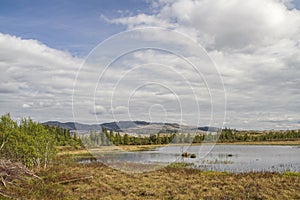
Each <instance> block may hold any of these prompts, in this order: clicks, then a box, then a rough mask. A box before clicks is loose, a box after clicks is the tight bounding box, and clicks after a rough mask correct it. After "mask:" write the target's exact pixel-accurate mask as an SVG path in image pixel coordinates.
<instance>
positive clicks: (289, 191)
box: [2, 163, 300, 199]
mask: <svg viewBox="0 0 300 200" xmlns="http://www.w3.org/2000/svg"><path fill="white" fill-rule="evenodd" d="M295 174H296V175H295ZM39 175H40V176H41V177H42V178H43V180H33V181H32V180H31V181H29V182H22V183H19V184H21V185H19V186H21V187H12V188H8V189H6V190H5V191H6V194H8V195H10V196H13V197H18V198H20V199H246V197H247V196H248V199H300V193H299V188H300V177H299V176H298V175H299V173H294V174H285V175H284V174H278V173H245V174H230V173H222V172H201V171H198V170H195V169H184V168H173V167H167V168H164V169H161V170H158V171H152V172H147V173H141V174H128V173H124V172H121V171H117V170H114V169H111V168H109V167H107V166H105V165H103V164H101V163H93V164H88V165H82V164H76V163H68V164H63V163H60V164H55V165H53V166H51V167H50V168H48V169H47V170H44V171H40V173H39ZM91 176H92V177H93V178H92V179H91V178H87V179H84V177H91ZM80 178H83V179H80ZM74 179H75V180H76V179H78V181H70V182H68V181H66V180H74ZM2 189H3V188H2Z"/></svg>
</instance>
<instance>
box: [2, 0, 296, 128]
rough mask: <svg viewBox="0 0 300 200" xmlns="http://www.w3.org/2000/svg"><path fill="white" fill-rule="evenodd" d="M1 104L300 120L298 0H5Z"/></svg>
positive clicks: (234, 123) (24, 112)
mask: <svg viewBox="0 0 300 200" xmlns="http://www.w3.org/2000/svg"><path fill="white" fill-rule="evenodd" d="M0 70H1V74H0V78H1V79H0V114H5V113H7V112H9V113H11V115H12V116H13V117H14V118H16V119H20V118H22V117H27V116H30V117H31V118H32V119H34V120H37V121H40V122H44V121H48V120H58V121H64V122H66V121H76V122H84V123H102V122H109V121H120V120H145V121H152V122H157V121H161V122H177V123H180V124H192V125H199V126H203V125H211V126H218V127H220V126H227V127H232V128H238V129H260V130H263V129H299V128H300V88H299V85H300V78H299V77H300V1H299V0H294V1H293V0H252V1H248V2H245V1H242V0H226V1H225V0H215V1H210V0H174V1H171V0H154V1H148V0H144V1H142V0H124V1H119V0H100V1H99V0H89V1H80V0H53V1H44V0H42V1H41V0H29V1H22V0H1V6H0Z"/></svg>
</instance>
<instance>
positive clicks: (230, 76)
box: [108, 0, 300, 128]
mask: <svg viewBox="0 0 300 200" xmlns="http://www.w3.org/2000/svg"><path fill="white" fill-rule="evenodd" d="M293 3H294V2H293V1H290V0H253V1H247V2H245V1H242V0H229V1H227V0H226V1H225V0H216V1H210V0H197V1H194V0H176V1H169V0H159V1H155V2H153V3H152V8H153V13H152V14H138V15H136V16H130V17H122V18H118V19H111V20H108V21H109V22H111V23H117V24H123V25H127V26H128V29H131V28H139V27H147V26H161V27H166V28H171V29H174V30H176V31H180V32H183V33H184V34H187V35H189V36H190V37H191V38H193V39H194V40H196V41H198V42H199V43H200V44H202V45H203V46H204V48H206V50H207V51H208V53H209V55H210V56H211V58H212V59H213V60H214V61H215V62H216V64H217V65H218V67H219V69H220V71H221V74H222V75H223V80H224V83H225V88H226V92H227V99H228V115H227V121H229V122H227V123H228V124H231V126H234V127H247V128H273V127H275V124H276V123H275V121H274V120H262V118H261V117H260V115H263V116H265V117H266V118H267V115H268V113H273V115H278V116H287V115H292V116H294V117H293V118H292V120H286V123H278V124H277V125H276V128H280V127H282V128H287V127H289V126H290V128H292V127H293V128H299V123H298V122H299V121H300V120H299V119H300V114H299V111H300V107H299V106H298V105H299V96H300V89H299V87H298V85H300V79H299V78H298V77H299V76H300V70H299V67H298V66H300V45H299V44H300V11H299V10H296V9H295V7H294V4H293ZM144 36H145V37H148V38H149V37H150V36H147V35H144ZM151 38H152V39H153V37H151ZM156 38H157V41H160V42H165V41H169V39H170V38H169V37H168V34H166V35H165V34H160V35H156ZM145 40H147V38H145ZM183 49H188V48H187V47H184V48H183ZM191 52H193V49H191V51H188V53H191ZM143 56H144V55H143ZM163 56H164V55H163ZM157 57H158V58H159V60H160V59H161V58H160V56H159V55H158V56H157ZM161 57H162V56H161ZM188 57H189V56H188ZM144 58H147V56H144ZM189 58H191V57H189ZM169 63H170V65H171V66H173V67H174V66H176V64H174V62H173V63H172V64H171V62H169ZM259 113H260V114H259Z"/></svg>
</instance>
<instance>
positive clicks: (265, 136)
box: [81, 128, 300, 147]
mask: <svg viewBox="0 0 300 200" xmlns="http://www.w3.org/2000/svg"><path fill="white" fill-rule="evenodd" d="M297 139H300V131H299V130H287V131H268V132H253V131H237V130H235V129H230V128H225V129H223V130H222V131H221V133H199V134H189V133H188V134H175V133H173V134H161V133H158V134H153V135H150V136H141V135H140V136H132V135H128V134H127V133H125V134H120V133H118V132H117V133H114V132H113V131H112V130H109V131H108V130H107V129H105V128H103V129H102V132H91V133H89V134H86V135H83V136H81V140H82V143H83V144H84V145H85V146H87V147H97V146H105V145H150V144H169V143H175V144H177V143H179V144H180V143H202V142H221V143H222V142H252V141H283V140H297Z"/></svg>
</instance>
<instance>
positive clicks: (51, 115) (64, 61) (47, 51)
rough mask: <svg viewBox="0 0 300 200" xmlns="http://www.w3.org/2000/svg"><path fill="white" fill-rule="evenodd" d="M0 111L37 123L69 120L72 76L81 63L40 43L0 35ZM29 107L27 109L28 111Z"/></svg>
mask: <svg viewBox="0 0 300 200" xmlns="http://www.w3.org/2000/svg"><path fill="white" fill-rule="evenodd" d="M0 44H1V45H0V70H1V74H0V77H1V79H0V80H1V81H0V91H1V93H0V95H1V99H2V100H3V101H5V102H3V103H2V105H1V107H0V112H1V113H5V112H11V113H12V115H13V116H15V117H23V116H28V115H30V116H31V117H33V118H35V119H37V120H41V121H43V120H49V119H58V120H65V118H68V119H70V118H71V114H72V110H71V95H72V88H73V87H72V86H73V81H74V77H75V73H76V71H77V69H78V66H79V65H80V63H81V62H82V61H81V60H80V59H78V58H74V57H73V56H72V55H70V54H69V53H67V52H62V51H59V50H56V49H53V48H50V47H48V46H46V45H44V44H42V43H40V42H39V41H36V40H28V39H22V38H18V37H15V36H11V35H7V34H1V33H0ZM29 108H30V110H28V109H29Z"/></svg>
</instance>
